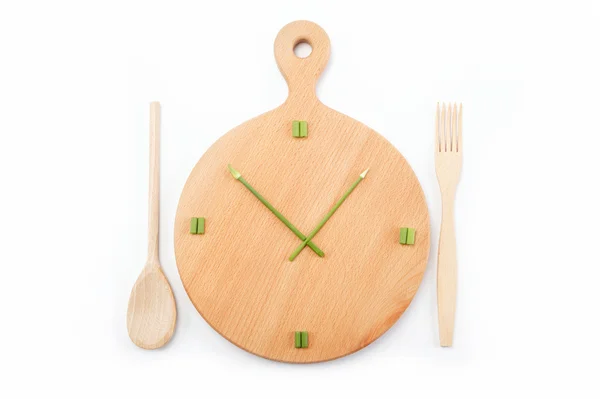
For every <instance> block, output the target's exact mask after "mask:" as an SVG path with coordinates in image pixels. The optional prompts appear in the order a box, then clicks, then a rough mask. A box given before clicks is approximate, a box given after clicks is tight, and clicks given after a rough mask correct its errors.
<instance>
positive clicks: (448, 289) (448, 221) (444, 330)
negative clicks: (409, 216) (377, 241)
mask: <svg viewBox="0 0 600 399" xmlns="http://www.w3.org/2000/svg"><path fill="white" fill-rule="evenodd" d="M435 121H436V123H435V171H436V174H437V179H438V183H439V186H440V191H441V194H442V226H441V228H440V243H439V249H438V271H437V295H438V322H439V329H440V345H441V346H452V338H453V336H454V313H455V311H456V278H457V277H456V273H457V271H456V237H455V233H454V197H455V194H456V186H457V185H458V180H459V178H460V170H461V168H462V146H463V143H462V104H461V105H460V108H459V110H458V114H457V112H456V104H454V106H453V107H451V106H450V104H448V107H446V105H443V106H442V110H441V115H440V105H439V103H438V105H437V109H436V114H435Z"/></svg>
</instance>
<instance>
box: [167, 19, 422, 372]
mask: <svg viewBox="0 0 600 399" xmlns="http://www.w3.org/2000/svg"><path fill="white" fill-rule="evenodd" d="M300 42H307V43H308V44H310V45H311V47H312V53H311V54H310V55H309V56H308V57H307V58H298V57H297V56H296V55H295V54H294V50H293V49H294V47H295V46H296V45H297V44H298V43H300ZM329 52H330V43H329V38H328V36H327V34H326V33H325V31H324V30H323V29H322V28H321V27H319V26H318V25H316V24H314V23H312V22H309V21H296V22H292V23H290V24H288V25H286V26H285V27H284V28H283V29H282V30H281V31H280V32H279V34H278V35H277V38H276V39H275V59H276V61H277V64H278V66H279V69H280V70H281V73H282V74H283V76H284V77H285V80H286V81H287V83H288V86H289V96H288V98H287V100H286V101H285V103H284V104H282V105H281V106H279V107H278V108H276V109H274V110H272V111H269V112H267V113H265V114H263V115H260V116H258V117H256V118H254V119H251V120H250V121H248V122H246V123H244V124H242V125H240V126H238V127H236V128H234V129H232V130H231V131H230V132H228V133H227V134H225V135H224V136H223V137H221V138H220V139H219V140H218V141H217V142H216V143H215V144H214V145H213V146H212V147H210V148H209V149H208V151H207V152H206V153H205V154H204V155H203V156H202V158H200V160H199V161H198V163H197V164H196V166H195V167H194V169H193V170H192V172H191V174H190V176H189V178H188V180H187V182H186V184H185V187H184V189H183V192H182V194H181V198H180V200H179V206H178V209H177V216H176V220H175V255H176V258H177V267H178V269H179V274H180V276H181V280H182V281H183V285H184V287H185V290H186V291H187V293H188V295H189V297H190V299H191V301H192V303H193V304H194V306H195V307H196V309H198V311H199V312H200V314H201V315H202V316H203V317H204V319H205V320H206V321H207V322H208V323H209V324H210V325H211V326H212V327H213V328H214V329H215V330H216V331H218V332H219V333H220V334H221V335H222V336H223V337H225V338H226V339H228V340H229V341H231V342H232V343H233V344H235V345H237V346H239V347H240V348H242V349H245V350H247V351H249V352H251V353H254V354H256V355H258V356H262V357H265V358H268V359H273V360H278V361H283V362H291V363H311V362H320V361H325V360H331V359H336V358H339V357H341V356H344V355H347V354H350V353H353V352H355V351H357V350H359V349H361V348H364V347H365V346H367V345H369V344H370V343H371V342H373V341H374V340H376V339H377V338H378V337H380V336H381V335H382V334H383V333H384V332H386V331H387V330H388V329H389V328H390V327H391V326H392V325H393V324H394V323H395V322H396V320H398V318H399V317H400V316H401V315H402V313H403V312H404V311H405V310H406V308H407V306H408V305H409V304H410V302H411V300H412V298H413V296H414V295H415V293H416V291H417V288H418V286H419V284H420V282H421V279H422V277H423V273H424V271H425V266H426V264H427V258H428V255H429V214H428V210H427V204H426V202H425V197H424V195H423V191H422V189H421V186H420V185H419V181H418V180H417V178H416V176H415V174H414V172H413V171H412V169H411V167H410V166H409V164H408V163H407V162H406V160H405V159H404V158H403V157H402V155H401V154H400V153H399V152H398V151H397V150H396V149H395V148H394V147H393V146H392V145H391V144H390V143H389V142H388V141H387V140H386V139H385V138H384V137H382V136H381V135H379V134H378V133H377V132H375V131H374V130H372V129H370V128H369V127H367V126H365V125H363V124H362V123H360V122H358V121H356V120H354V119H352V118H350V117H348V116H345V115H343V114H341V113H339V112H337V111H334V110H332V109H330V108H328V107H327V106H325V105H323V104H322V103H321V102H320V101H319V100H318V98H317V96H316V91H315V86H316V83H317V79H318V77H319V75H320V74H321V72H322V71H323V69H324V68H325V66H326V65H327V61H328V59H329ZM348 87H351V84H350V82H349V84H348ZM348 95H353V93H352V91H351V90H350V89H349V90H348ZM295 120H303V121H307V126H308V136H307V137H303V138H298V137H293V136H292V122H293V121H295ZM228 164H232V165H233V166H234V167H235V168H236V169H237V170H238V171H239V172H241V174H242V176H243V177H244V178H245V179H246V181H247V182H248V183H250V184H251V185H252V186H253V187H254V188H255V189H256V190H257V191H258V192H259V193H260V194H262V195H263V196H264V197H265V198H266V199H267V200H268V201H269V202H270V203H271V204H272V205H273V206H274V207H275V208H276V209H277V210H279V211H280V212H281V213H282V214H283V215H284V216H285V217H287V219H289V221H290V222H292V223H293V224H294V225H295V226H296V227H297V228H298V229H299V230H300V231H301V232H302V233H303V234H304V235H308V234H309V232H310V231H311V230H313V229H314V228H315V226H316V225H317V224H318V223H319V221H320V220H321V219H322V218H323V217H324V216H325V214H326V213H327V212H328V211H329V210H330V209H331V208H332V207H333V205H334V204H335V203H336V201H338V199H339V198H340V197H341V196H342V195H343V193H344V192H346V190H347V189H348V187H349V186H350V185H351V184H352V183H353V182H354V181H355V180H356V179H357V177H358V176H359V174H360V173H361V172H362V171H364V170H365V169H367V168H369V172H368V175H367V176H366V177H365V179H364V180H363V181H362V182H361V183H360V184H359V185H358V186H357V187H356V189H355V190H354V191H353V192H352V193H351V194H350V196H349V197H348V198H347V200H346V201H345V202H344V203H343V204H342V205H341V207H340V208H339V209H338V210H337V212H336V213H335V214H334V215H333V217H331V219H330V220H329V221H328V222H327V223H326V224H325V225H324V227H323V228H322V230H320V231H319V233H318V234H316V236H315V237H314V238H313V239H312V242H313V243H314V244H315V245H317V246H318V247H319V248H320V249H322V250H323V252H324V253H325V256H324V257H319V256H318V255H317V254H316V253H315V252H313V251H312V250H311V249H310V248H308V247H307V248H305V249H304V250H303V251H302V252H301V253H300V255H298V257H297V258H296V259H295V260H294V261H293V262H292V261H289V260H288V258H289V256H290V254H291V253H292V252H293V251H294V249H295V248H296V247H297V246H298V245H299V244H300V243H301V242H302V240H300V239H299V238H298V237H297V236H296V235H294V234H293V233H292V232H291V231H290V230H289V229H288V228H287V227H286V226H285V225H284V224H283V223H282V222H281V221H280V220H279V219H277V218H276V217H275V215H274V214H273V213H271V212H270V211H269V210H268V209H267V208H266V207H265V206H264V205H263V204H262V203H261V202H259V201H258V200H257V198H256V197H255V196H253V195H252V193H251V192H250V191H249V190H248V189H246V188H245V187H244V186H243V185H242V184H241V183H240V182H239V181H237V180H236V179H235V178H233V177H232V175H231V174H230V172H229V170H228V168H227V165H228ZM194 217H203V218H205V232H204V234H190V219H191V218H194ZM401 227H410V228H414V229H415V231H416V234H415V237H416V238H415V244H414V245H401V244H400V243H399V231H400V228H401ZM296 331H307V332H308V336H309V345H308V348H301V349H299V348H296V347H295V343H294V342H295V341H294V337H295V332H296Z"/></svg>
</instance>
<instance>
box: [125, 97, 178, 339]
mask: <svg viewBox="0 0 600 399" xmlns="http://www.w3.org/2000/svg"><path fill="white" fill-rule="evenodd" d="M159 136H160V104H159V103H158V102H153V103H151V104H150V191H149V195H148V219H149V223H148V259H147V260H146V265H145V266H144V270H143V271H142V273H141V274H140V276H139V277H138V279H137V281H136V282H135V285H134V286H133V289H132V290H131V296H130V297H129V306H128V308H127V331H128V332H129V337H130V338H131V340H132V341H133V343H134V344H136V345H137V346H139V347H140V348H144V349H156V348H160V347H161V346H163V345H164V344H166V343H167V342H169V340H170V339H171V336H172V335H173V331H174V330H175V319H176V317H177V310H176V308H175V298H174V297H173V291H172V290H171V286H170V285H169V282H168V281H167V278H166V277H165V275H164V274H163V272H162V270H161V268H160V263H159V260H158V226H159V198H160V173H159V166H160V165H159V150H160V149H159V145H160V142H159Z"/></svg>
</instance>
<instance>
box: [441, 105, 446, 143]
mask: <svg viewBox="0 0 600 399" xmlns="http://www.w3.org/2000/svg"><path fill="white" fill-rule="evenodd" d="M440 152H446V103H442V119H441V121H440Z"/></svg>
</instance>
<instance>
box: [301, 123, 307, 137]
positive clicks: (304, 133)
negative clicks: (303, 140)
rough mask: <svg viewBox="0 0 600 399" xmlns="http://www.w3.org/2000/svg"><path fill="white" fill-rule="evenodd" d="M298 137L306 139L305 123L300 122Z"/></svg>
mask: <svg viewBox="0 0 600 399" xmlns="http://www.w3.org/2000/svg"><path fill="white" fill-rule="evenodd" d="M300 137H308V124H307V123H306V121H300Z"/></svg>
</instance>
